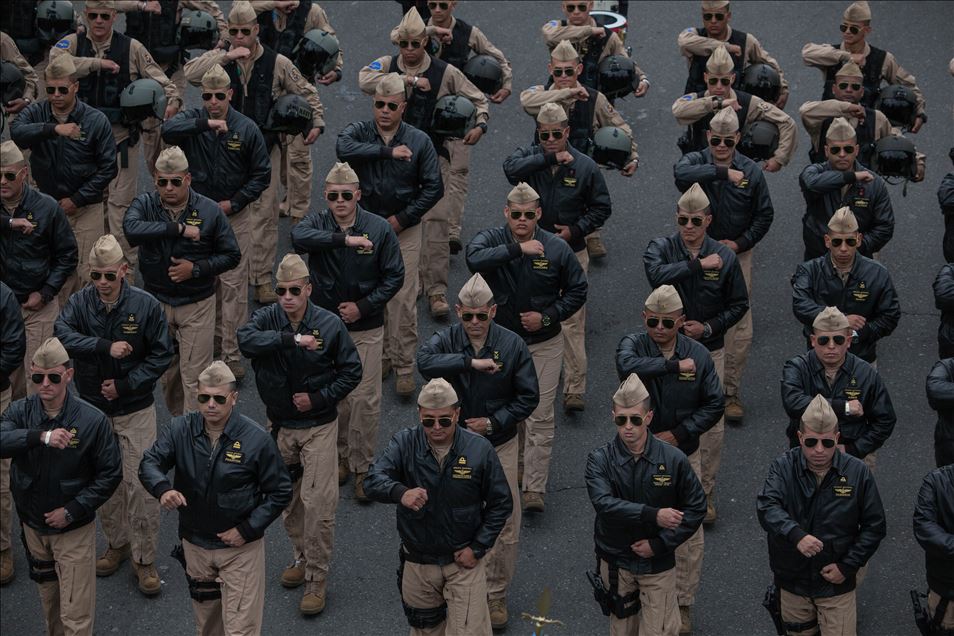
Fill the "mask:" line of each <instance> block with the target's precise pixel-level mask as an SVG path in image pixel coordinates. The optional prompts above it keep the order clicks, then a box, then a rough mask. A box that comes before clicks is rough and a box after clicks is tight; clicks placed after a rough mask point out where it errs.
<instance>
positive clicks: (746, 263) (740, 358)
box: [722, 250, 753, 395]
mask: <svg viewBox="0 0 954 636" xmlns="http://www.w3.org/2000/svg"><path fill="white" fill-rule="evenodd" d="M752 251H753V250H748V251H747V252H742V253H741V254H738V259H739V267H741V268H742V278H744V279H745V289H746V291H747V292H748V294H749V309H748V311H746V312H745V315H744V316H742V320H740V321H739V322H737V323H735V324H734V325H733V326H732V327H730V328H729V330H728V331H727V332H726V334H725V377H724V378H722V384H723V385H724V386H725V394H726V395H739V386H740V385H741V384H742V372H743V371H745V363H746V361H748V359H749V349H750V348H751V347H752Z"/></svg>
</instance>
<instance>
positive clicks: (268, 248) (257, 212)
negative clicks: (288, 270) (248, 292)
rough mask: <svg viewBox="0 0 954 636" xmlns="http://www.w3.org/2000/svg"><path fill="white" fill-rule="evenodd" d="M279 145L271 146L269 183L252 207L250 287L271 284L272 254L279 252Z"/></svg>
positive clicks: (273, 256) (273, 255)
mask: <svg viewBox="0 0 954 636" xmlns="http://www.w3.org/2000/svg"><path fill="white" fill-rule="evenodd" d="M281 159H282V146H281V143H280V142H278V143H276V144H275V145H274V146H272V151H271V161H272V180H271V181H270V182H269V184H268V187H267V188H266V189H265V191H264V192H262V196H260V197H259V198H258V201H256V202H255V203H253V204H252V206H253V212H254V213H253V217H254V218H253V220H252V226H253V227H254V228H255V230H256V232H255V236H256V240H255V243H254V245H253V247H252V254H251V262H250V268H251V271H250V274H249V276H250V282H251V283H252V285H255V286H258V285H271V284H272V269H273V268H274V265H275V253H276V251H277V249H278V189H279V186H280V182H281V170H279V169H278V166H280V165H281Z"/></svg>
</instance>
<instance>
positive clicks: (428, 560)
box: [401, 545, 454, 566]
mask: <svg viewBox="0 0 954 636" xmlns="http://www.w3.org/2000/svg"><path fill="white" fill-rule="evenodd" d="M401 550H402V551H403V552H404V560H405V561H410V562H411V563H417V564H419V565H442V566H443V565H450V564H451V563H454V555H453V554H424V553H422V552H412V551H411V550H408V549H407V546H403V545H402V546H401Z"/></svg>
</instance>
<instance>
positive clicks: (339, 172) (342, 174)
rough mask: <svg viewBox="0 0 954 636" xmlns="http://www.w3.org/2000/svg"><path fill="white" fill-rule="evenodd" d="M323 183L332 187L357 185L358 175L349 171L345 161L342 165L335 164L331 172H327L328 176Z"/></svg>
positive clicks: (349, 168) (349, 167)
mask: <svg viewBox="0 0 954 636" xmlns="http://www.w3.org/2000/svg"><path fill="white" fill-rule="evenodd" d="M325 183H332V184H334V185H347V184H352V183H358V173H356V172H355V171H354V170H352V169H351V166H350V165H349V164H348V162H347V161H345V162H344V163H336V164H335V165H333V166H332V167H331V170H329V171H328V176H327V177H325Z"/></svg>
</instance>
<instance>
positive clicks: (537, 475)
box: [514, 334, 563, 505]
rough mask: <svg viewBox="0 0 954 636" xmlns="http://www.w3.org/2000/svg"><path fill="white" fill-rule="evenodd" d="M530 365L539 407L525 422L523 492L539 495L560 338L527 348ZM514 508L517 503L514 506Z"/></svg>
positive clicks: (546, 469) (549, 450)
mask: <svg viewBox="0 0 954 636" xmlns="http://www.w3.org/2000/svg"><path fill="white" fill-rule="evenodd" d="M529 348H530V354H531V355H532V356H533V365H534V366H535V367H536V370H537V382H538V383H539V385H540V403H539V404H538V405H537V408H535V409H534V410H533V413H531V414H530V417H528V418H527V419H526V422H525V426H526V431H527V433H526V444H525V446H524V452H523V455H524V458H523V490H524V492H539V493H543V492H546V490H547V477H548V476H549V474H550V457H551V456H552V454H553V438H554V434H555V429H556V423H555V421H554V416H553V402H554V400H556V392H557V385H558V384H559V383H560V367H561V366H563V336H562V335H560V334H558V335H556V336H554V337H553V338H550V339H549V340H545V341H544V342H538V343H536V344H532V345H530V347H529ZM514 505H517V502H514Z"/></svg>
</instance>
